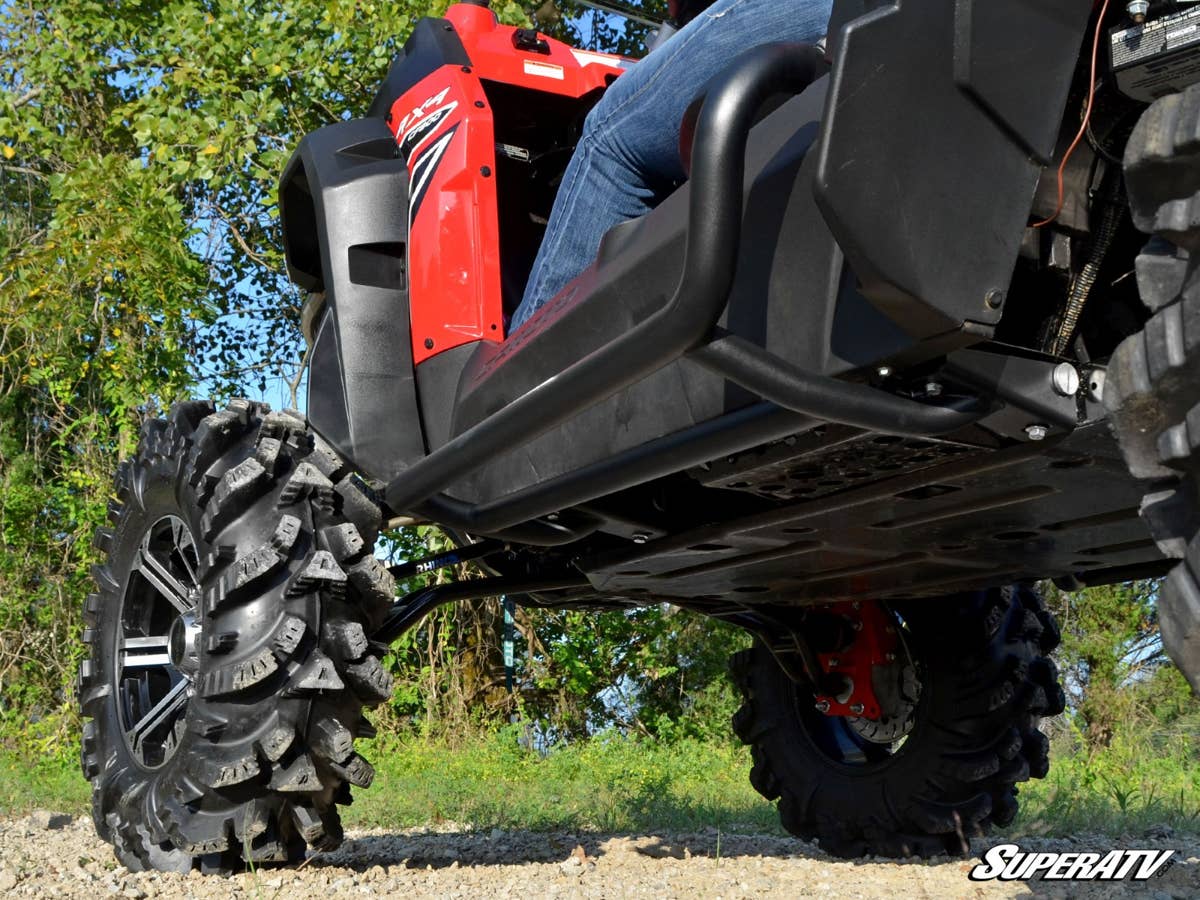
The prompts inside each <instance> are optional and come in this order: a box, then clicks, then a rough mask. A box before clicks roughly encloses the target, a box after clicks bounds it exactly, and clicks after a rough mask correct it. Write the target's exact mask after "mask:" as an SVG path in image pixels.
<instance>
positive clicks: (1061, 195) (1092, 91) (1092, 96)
mask: <svg viewBox="0 0 1200 900" xmlns="http://www.w3.org/2000/svg"><path fill="white" fill-rule="evenodd" d="M1109 2H1110V0H1104V5H1103V6H1102V7H1101V8H1100V18H1099V19H1097V20H1096V37H1095V39H1094V40H1093V41H1092V77H1091V80H1090V81H1089V82H1088V99H1087V109H1085V110H1084V113H1083V124H1082V125H1080V126H1079V134H1077V135H1075V140H1073V141H1072V142H1071V146H1070V147H1068V148H1067V152H1066V153H1065V154H1063V158H1062V162H1061V163H1060V164H1059V166H1058V205H1057V206H1056V207H1054V215H1052V216H1050V218H1048V219H1042V221H1040V222H1034V223H1033V225H1031V226H1030V227H1031V228H1042V227H1044V226H1046V225H1049V224H1050V223H1051V222H1053V221H1054V220H1055V219H1057V218H1058V217H1059V215H1060V214H1061V213H1062V211H1063V204H1064V203H1066V199H1067V198H1066V194H1065V192H1064V187H1063V175H1064V173H1065V172H1066V169H1067V163H1068V162H1070V161H1071V156H1072V155H1073V154H1074V153H1075V149H1076V148H1077V147H1078V146H1079V142H1080V141H1082V140H1083V136H1084V135H1085V134H1087V129H1088V124H1089V123H1090V122H1091V121H1092V106H1093V104H1094V103H1095V102H1096V66H1097V62H1098V61H1099V59H1100V35H1102V34H1103V33H1104V17H1105V16H1106V15H1107V14H1108V4H1109Z"/></svg>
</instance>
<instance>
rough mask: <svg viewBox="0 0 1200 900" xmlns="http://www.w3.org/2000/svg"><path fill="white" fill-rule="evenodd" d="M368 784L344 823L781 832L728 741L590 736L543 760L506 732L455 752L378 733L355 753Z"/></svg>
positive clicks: (746, 760)
mask: <svg viewBox="0 0 1200 900" xmlns="http://www.w3.org/2000/svg"><path fill="white" fill-rule="evenodd" d="M364 755H366V756H367V758H368V759H370V760H372V762H373V763H374V764H375V767H376V769H377V771H378V775H377V778H376V785H378V786H380V788H381V789H380V790H376V788H375V787H372V789H371V790H369V791H360V792H358V796H357V799H355V801H354V805H353V806H352V807H351V808H350V809H348V810H347V811H346V820H347V822H349V823H353V824H356V825H360V826H364V827H369V826H412V825H424V824H428V823H436V822H440V821H453V822H458V823H462V824H468V825H471V826H473V827H477V828H528V829H533V830H549V829H597V830H601V831H649V830H656V829H661V830H674V831H683V830H691V829H700V828H705V827H708V826H720V827H722V828H725V829H734V830H744V831H754V832H779V821H778V818H777V816H776V815H775V810H774V809H773V807H772V806H771V805H770V804H767V803H766V802H764V801H763V799H762V798H761V797H760V796H759V795H758V794H756V793H755V792H754V789H753V788H752V787H751V786H750V783H749V781H748V780H747V777H746V776H747V772H749V769H750V754H749V751H747V750H746V749H745V748H741V747H736V748H735V747H733V746H731V745H726V744H712V743H699V742H696V741H680V742H677V743H675V744H670V745H663V744H654V743H650V742H641V741H630V740H626V739H622V738H618V737H610V738H599V739H593V740H591V741H588V742H586V743H583V744H577V745H573V746H569V747H564V748H559V749H556V750H554V751H553V752H551V753H549V754H548V755H546V756H544V757H543V756H541V755H539V754H537V753H533V752H529V751H524V750H521V749H520V748H519V747H518V746H517V743H516V740H515V734H514V733H513V732H511V731H509V732H501V733H500V734H498V735H494V736H490V737H487V738H482V739H476V740H472V741H471V742H470V743H468V744H467V745H466V746H464V747H460V748H458V749H455V748H453V747H451V746H449V745H448V744H447V743H445V742H444V741H417V740H406V741H383V740H378V741H376V746H375V747H373V748H368V749H367V750H366V751H364Z"/></svg>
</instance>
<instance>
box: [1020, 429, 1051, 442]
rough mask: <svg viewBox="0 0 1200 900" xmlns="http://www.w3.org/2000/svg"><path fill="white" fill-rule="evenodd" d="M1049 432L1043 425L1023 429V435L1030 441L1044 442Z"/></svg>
mask: <svg viewBox="0 0 1200 900" xmlns="http://www.w3.org/2000/svg"><path fill="white" fill-rule="evenodd" d="M1049 433H1050V431H1049V429H1048V428H1046V426H1045V425H1030V426H1028V427H1026V429H1025V435H1026V436H1027V437H1028V438H1029V439H1030V440H1031V441H1044V440H1045V439H1046V435H1047V434H1049Z"/></svg>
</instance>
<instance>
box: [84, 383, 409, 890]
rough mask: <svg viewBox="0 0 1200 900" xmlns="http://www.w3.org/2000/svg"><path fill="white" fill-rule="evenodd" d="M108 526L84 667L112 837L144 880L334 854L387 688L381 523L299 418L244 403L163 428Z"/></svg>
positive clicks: (92, 756)
mask: <svg viewBox="0 0 1200 900" xmlns="http://www.w3.org/2000/svg"><path fill="white" fill-rule="evenodd" d="M109 516H110V522H111V525H112V527H111V528H103V529H100V531H99V532H98V533H97V536H96V545H97V547H98V548H99V549H100V550H101V551H102V552H103V553H104V554H105V555H106V562H105V563H104V564H103V565H101V566H98V567H96V569H95V578H96V583H97V586H98V590H97V592H96V593H94V594H92V595H90V596H89V597H88V599H87V604H86V608H85V622H86V626H87V627H86V630H85V632H84V636H83V637H84V641H85V642H86V643H87V645H88V656H87V659H86V660H85V661H84V662H83V664H82V666H81V668H80V673H79V699H80V705H81V707H82V712H83V715H84V716H85V717H87V718H88V719H90V721H87V722H85V723H84V727H83V748H82V763H83V772H84V775H85V776H86V777H87V778H88V779H89V780H90V781H91V783H92V812H93V818H94V820H95V824H96V829H97V831H98V832H99V833H100V835H101V836H102V837H103V838H105V839H106V840H108V841H110V842H111V843H112V844H113V846H114V849H115V851H116V855H117V857H118V859H119V860H120V861H121V862H122V863H123V864H124V865H126V866H127V867H128V868H130V869H132V870H141V869H147V868H153V869H164V870H175V871H184V870H188V869H191V868H193V867H196V866H198V867H200V868H202V869H204V870H206V871H214V872H228V871H231V870H233V869H236V868H239V867H240V866H241V865H242V863H243V861H249V862H255V863H259V862H272V861H273V862H288V861H293V860H296V859H299V858H302V857H303V855H304V853H305V850H306V847H307V846H308V845H312V846H315V847H329V846H332V845H335V844H336V843H337V842H338V840H339V839H340V837H341V827H340V825H339V821H338V814H337V810H336V804H338V803H347V802H349V785H350V784H356V785H361V786H366V785H368V784H369V783H370V781H371V777H372V770H371V767H370V765H369V764H368V763H367V762H366V760H364V759H363V758H362V757H361V756H359V755H358V754H357V753H356V752H355V750H354V740H355V738H356V737H360V736H363V735H365V734H367V733H369V729H370V726H369V725H368V724H367V723H366V720H365V719H363V718H362V709H363V707H364V706H371V705H374V704H377V703H379V702H381V701H382V700H383V699H385V698H386V697H387V696H388V694H389V692H390V681H389V677H388V675H387V674H386V672H385V671H384V670H383V668H382V667H381V664H380V661H379V654H380V650H381V648H379V647H378V646H377V645H374V644H372V643H371V642H370V641H368V639H367V635H369V634H370V633H371V631H372V630H373V628H374V627H376V626H377V625H378V624H379V622H380V620H381V619H382V617H383V615H384V613H385V612H386V609H387V606H388V604H389V603H390V602H391V599H392V596H391V595H392V592H393V585H392V583H391V576H390V575H388V574H387V571H386V570H385V569H384V568H383V567H382V565H381V564H380V563H379V562H378V561H377V560H376V559H375V558H374V556H373V555H372V550H373V545H374V540H375V534H376V529H377V527H378V510H377V509H376V508H375V507H374V506H373V504H371V503H370V501H369V500H368V499H367V498H366V497H365V496H363V495H362V494H361V493H360V492H359V491H358V490H357V488H356V487H355V484H354V483H353V481H352V479H351V478H350V477H349V472H348V470H347V469H346V467H345V466H344V465H343V463H342V462H341V461H340V460H339V459H338V458H337V456H336V455H335V454H333V453H332V451H330V450H329V449H328V448H327V447H325V446H324V444H323V443H322V442H321V441H320V440H319V439H318V438H316V437H315V436H314V435H313V434H311V433H310V432H309V431H308V430H307V429H306V428H305V423H304V421H303V420H302V419H299V418H297V417H295V416H293V415H291V414H287V413H272V412H270V411H269V409H268V408H267V407H265V406H262V405H260V404H255V403H250V402H247V401H244V400H235V401H233V402H232V403H231V404H230V405H229V406H228V407H227V408H226V409H224V410H221V411H219V412H214V411H213V408H212V406H211V405H210V404H208V403H185V404H180V405H179V406H177V407H175V408H174V409H173V410H172V412H171V415H170V417H169V419H167V420H161V419H156V420H152V421H150V422H148V423H147V424H146V426H145V428H144V429H143V433H142V440H141V444H140V446H139V450H138V453H137V456H136V457H135V458H134V459H133V460H131V461H129V462H126V463H123V464H122V465H121V467H120V469H119V471H118V474H117V485H116V497H115V499H114V500H113V502H112V503H110V505H109Z"/></svg>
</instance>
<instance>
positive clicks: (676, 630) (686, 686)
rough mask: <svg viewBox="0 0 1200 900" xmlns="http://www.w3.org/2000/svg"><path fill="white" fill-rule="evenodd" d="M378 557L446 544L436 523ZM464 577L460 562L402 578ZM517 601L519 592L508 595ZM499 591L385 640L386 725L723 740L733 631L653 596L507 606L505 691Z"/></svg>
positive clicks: (730, 704) (740, 639) (736, 633)
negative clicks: (529, 727)
mask: <svg viewBox="0 0 1200 900" xmlns="http://www.w3.org/2000/svg"><path fill="white" fill-rule="evenodd" d="M388 541H389V542H390V556H391V558H393V559H396V560H408V559H414V558H418V557H421V556H424V555H427V554H433V553H438V552H441V551H443V550H446V549H449V548H450V547H451V546H452V544H451V542H450V541H449V539H448V538H447V537H446V536H445V535H444V534H443V533H442V532H441V531H440V530H438V529H436V528H433V527H429V526H422V527H418V528H407V529H401V530H399V531H397V532H393V533H391V534H389V535H388ZM469 577H476V574H475V573H473V572H472V571H471V570H470V569H469V568H468V567H462V566H460V567H457V568H456V569H455V570H443V571H442V572H439V573H437V574H436V575H425V576H421V577H418V578H413V579H410V580H409V581H408V582H407V583H406V584H404V585H402V586H401V587H402V589H404V590H414V589H416V588H418V587H423V586H426V585H428V584H430V583H434V582H435V581H439V580H440V581H446V580H458V579H463V578H469ZM518 599H519V598H518ZM502 621H503V611H502V608H501V605H500V602H499V598H491V599H488V600H484V601H477V602H474V603H459V604H455V605H453V606H450V607H444V608H442V609H440V610H437V611H435V612H434V613H432V614H430V615H429V616H427V617H426V618H425V619H424V620H423V621H422V622H421V623H420V625H418V627H416V628H414V629H412V630H411V631H409V632H408V633H407V634H405V635H404V636H403V637H401V639H400V640H398V641H397V642H396V643H395V644H394V645H393V647H392V653H391V654H390V655H389V656H388V658H387V659H386V660H385V662H387V663H389V664H390V665H391V667H392V669H393V672H394V674H395V676H396V685H397V687H396V690H395V692H394V694H393V697H392V701H391V704H390V706H389V712H390V713H391V714H392V716H393V717H394V718H393V719H392V720H391V723H392V725H393V726H394V727H398V728H402V729H406V730H410V731H417V732H420V733H424V734H449V735H453V734H457V733H461V732H462V730H463V729H464V728H468V727H472V726H478V725H484V726H487V727H494V726H496V725H499V724H503V723H504V722H507V721H508V720H509V719H510V718H511V717H512V716H513V715H514V714H517V713H518V712H519V713H520V714H521V715H522V716H523V717H524V718H526V719H527V720H529V721H531V722H533V723H534V724H535V725H536V727H537V729H538V730H539V733H540V734H541V735H542V740H574V739H579V738H582V737H586V736H587V735H589V734H592V733H594V732H596V731H602V730H604V729H607V728H610V727H615V728H618V729H619V730H621V731H622V732H629V733H638V734H641V735H643V736H645V737H655V738H661V739H677V738H684V737H693V738H715V739H719V740H728V739H729V733H730V732H729V727H728V726H729V719H730V717H731V716H732V715H733V712H734V710H735V709H736V705H737V700H736V697H735V693H734V690H733V687H732V685H731V684H730V682H729V679H728V676H727V673H726V665H727V662H728V659H729V655H730V654H732V653H733V652H735V651H737V650H739V649H741V648H742V647H745V646H748V645H749V637H748V635H746V633H745V632H742V631H741V630H739V629H737V628H734V627H732V626H729V625H726V624H724V623H720V622H714V621H712V620H708V619H705V618H703V617H701V616H698V615H695V614H692V613H688V612H685V611H684V610H680V609H678V608H676V607H671V606H668V605H666V604H659V605H654V606H649V607H645V608H642V609H633V610H621V611H614V612H604V613H595V612H583V611H560V610H540V609H532V608H531V609H526V608H520V607H519V608H518V609H517V611H516V615H515V632H516V633H515V642H514V670H515V671H514V675H515V681H514V690H513V693H512V694H511V695H510V694H509V693H508V692H507V690H506V689H505V687H504V684H505V679H504V657H503V648H502V645H501V634H502Z"/></svg>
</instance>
